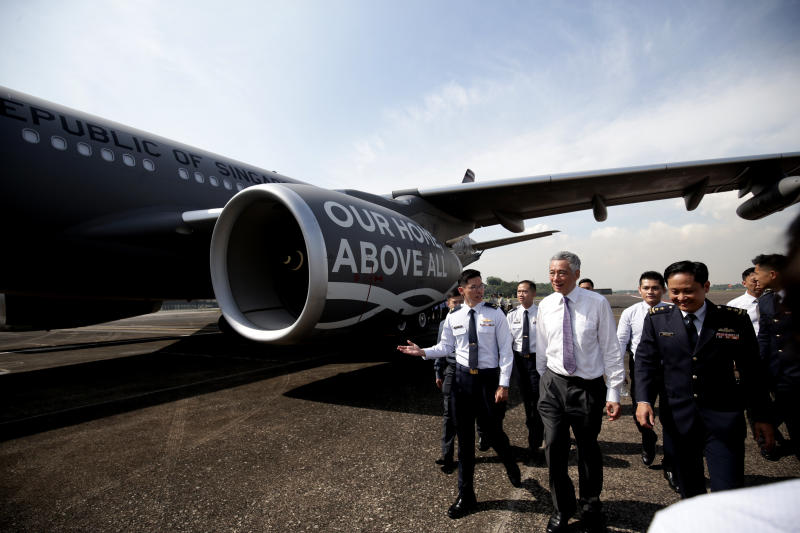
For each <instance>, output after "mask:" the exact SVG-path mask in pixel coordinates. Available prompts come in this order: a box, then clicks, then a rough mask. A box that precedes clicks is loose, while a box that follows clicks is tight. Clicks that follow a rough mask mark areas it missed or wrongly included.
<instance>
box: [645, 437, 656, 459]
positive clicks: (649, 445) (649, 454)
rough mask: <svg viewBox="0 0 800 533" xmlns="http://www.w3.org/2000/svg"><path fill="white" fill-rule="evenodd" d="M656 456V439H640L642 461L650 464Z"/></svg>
mask: <svg viewBox="0 0 800 533" xmlns="http://www.w3.org/2000/svg"><path fill="white" fill-rule="evenodd" d="M655 458H656V440H655V439H642V463H644V465H645V466H650V465H651V464H653V461H654V460H655Z"/></svg>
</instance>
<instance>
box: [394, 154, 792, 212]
mask: <svg viewBox="0 0 800 533" xmlns="http://www.w3.org/2000/svg"><path fill="white" fill-rule="evenodd" d="M798 167H800V152H793V153H787V154H768V155H759V156H747V157H735V158H725V159H713V160H706V161H687V162H680V163H670V164H663V165H648V166H637V167H627V168H617V169H605V170H597V171H590V172H569V173H563V174H554V175H544V176H534V177H523V178H513V179H507V180H495V181H484V182H474V183H460V184H456V185H450V186H440V187H420V188H418V189H410V190H409V189H407V190H402V191H395V192H394V193H392V196H393V197H395V198H397V197H398V196H401V195H409V194H410V195H416V196H420V197H422V198H423V199H425V200H426V201H427V202H429V203H431V204H433V205H434V206H436V207H437V208H439V209H441V210H442V211H445V212H447V213H449V214H451V215H453V216H456V217H458V218H461V219H462V220H471V221H474V222H475V223H476V225H477V226H489V225H495V224H501V223H503V220H502V218H505V219H506V221H507V220H508V219H509V218H519V219H523V220H524V219H529V218H536V217H542V216H547V215H556V214H560V213H568V212H572V211H581V210H586V209H593V208H596V206H597V205H598V204H597V200H596V199H595V197H598V198H600V199H601V200H602V206H603V207H607V206H615V205H623V204H630V203H637V202H648V201H652V200H662V199H668V198H681V197H684V198H685V199H686V202H687V207H697V204H699V201H700V200H701V199H702V197H703V196H704V195H705V194H709V193H717V192H724V191H731V190H735V189H742V188H749V189H750V190H751V191H752V192H753V193H756V194H757V193H759V192H760V191H761V190H764V189H766V188H767V187H769V186H770V185H772V184H774V183H776V182H778V181H779V180H780V179H782V178H784V177H785V176H787V175H788V174H790V173H792V172H796V171H797V169H798ZM601 211H602V210H601ZM498 213H501V214H502V216H498ZM595 213H596V214H597V211H595Z"/></svg>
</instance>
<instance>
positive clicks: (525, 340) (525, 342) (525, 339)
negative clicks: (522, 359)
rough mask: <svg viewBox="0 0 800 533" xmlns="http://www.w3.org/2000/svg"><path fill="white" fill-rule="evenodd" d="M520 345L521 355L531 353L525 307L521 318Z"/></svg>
mask: <svg viewBox="0 0 800 533" xmlns="http://www.w3.org/2000/svg"><path fill="white" fill-rule="evenodd" d="M522 320H523V322H522V347H521V348H520V353H521V354H522V355H530V353H531V341H530V326H529V325H528V310H527V309H526V310H525V312H524V313H523V318H522Z"/></svg>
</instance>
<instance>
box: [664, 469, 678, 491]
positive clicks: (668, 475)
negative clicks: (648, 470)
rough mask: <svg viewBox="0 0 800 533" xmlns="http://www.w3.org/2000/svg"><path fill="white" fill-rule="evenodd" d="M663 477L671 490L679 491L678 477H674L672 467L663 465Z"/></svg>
mask: <svg viewBox="0 0 800 533" xmlns="http://www.w3.org/2000/svg"><path fill="white" fill-rule="evenodd" d="M664 479H666V480H667V483H669V487H670V488H671V489H672V490H674V491H675V492H677V493H678V494H680V493H681V490H680V487H678V478H677V477H675V472H673V471H672V468H670V467H667V466H665V467H664Z"/></svg>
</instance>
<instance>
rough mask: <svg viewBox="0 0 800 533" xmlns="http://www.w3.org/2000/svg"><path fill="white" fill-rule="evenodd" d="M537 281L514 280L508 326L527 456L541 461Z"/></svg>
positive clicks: (542, 426) (542, 455) (541, 425)
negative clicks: (513, 302)
mask: <svg viewBox="0 0 800 533" xmlns="http://www.w3.org/2000/svg"><path fill="white" fill-rule="evenodd" d="M535 296H536V284H534V283H533V282H532V281H530V280H527V279H526V280H523V281H520V282H519V284H517V299H518V300H519V305H518V306H517V308H516V309H514V310H513V311H511V312H509V313H508V315H507V316H506V318H507V319H508V327H509V329H511V335H512V336H513V337H514V367H515V368H516V369H517V380H518V383H519V391H520V394H521V395H522V401H523V404H524V405H525V425H526V426H527V427H528V457H529V460H530V461H531V462H533V463H541V462H542V460H543V459H544V454H543V452H542V450H541V449H540V446H541V445H542V439H543V438H544V425H543V424H542V417H541V415H540V414H539V410H538V409H537V407H536V404H537V403H538V402H539V372H538V371H537V370H536V312H537V307H536V304H535V303H533V299H534V297H535Z"/></svg>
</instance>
